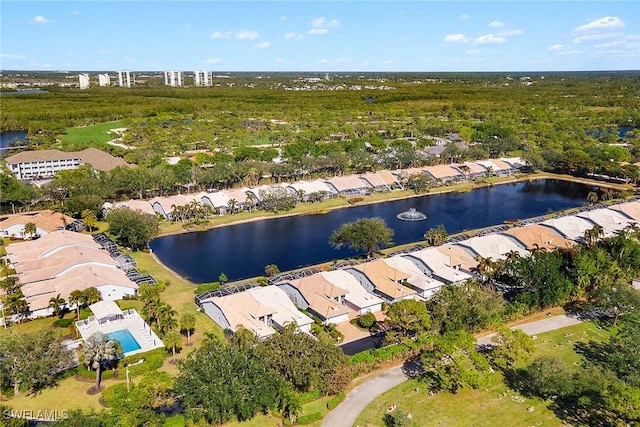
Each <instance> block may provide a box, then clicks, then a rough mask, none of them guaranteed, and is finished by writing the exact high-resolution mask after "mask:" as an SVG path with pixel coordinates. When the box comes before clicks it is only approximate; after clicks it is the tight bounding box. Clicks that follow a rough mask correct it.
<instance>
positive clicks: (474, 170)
mask: <svg viewBox="0 0 640 427" xmlns="http://www.w3.org/2000/svg"><path fill="white" fill-rule="evenodd" d="M451 167H453V168H455V169H456V170H458V171H460V173H461V174H462V175H463V176H464V177H465V178H466V179H475V178H482V177H484V176H486V174H487V169H486V168H485V167H484V166H481V165H479V164H477V163H473V162H464V163H456V164H453V165H451Z"/></svg>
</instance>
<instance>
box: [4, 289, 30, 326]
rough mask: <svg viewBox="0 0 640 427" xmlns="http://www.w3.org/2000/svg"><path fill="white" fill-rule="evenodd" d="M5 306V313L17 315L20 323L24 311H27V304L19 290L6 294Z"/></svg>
mask: <svg viewBox="0 0 640 427" xmlns="http://www.w3.org/2000/svg"><path fill="white" fill-rule="evenodd" d="M6 307H7V313H9V314H17V315H19V316H18V323H20V321H21V320H22V318H23V317H24V313H25V312H27V311H29V304H28V303H27V300H26V299H25V297H24V294H23V293H22V291H21V290H18V291H17V292H14V293H12V294H9V295H7V300H6Z"/></svg>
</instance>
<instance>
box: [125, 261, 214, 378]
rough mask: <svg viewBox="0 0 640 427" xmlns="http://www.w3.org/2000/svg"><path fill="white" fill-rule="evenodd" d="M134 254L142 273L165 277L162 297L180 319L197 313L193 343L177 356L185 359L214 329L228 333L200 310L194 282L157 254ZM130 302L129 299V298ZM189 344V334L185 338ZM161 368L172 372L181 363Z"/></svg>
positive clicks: (175, 371) (166, 364)
mask: <svg viewBox="0 0 640 427" xmlns="http://www.w3.org/2000/svg"><path fill="white" fill-rule="evenodd" d="M130 254H131V256H132V257H133V258H134V259H135V260H136V262H137V263H138V270H139V271H140V272H141V273H148V274H151V275H153V277H155V278H156V279H157V280H161V281H164V282H165V283H166V284H167V286H166V289H165V291H164V292H162V293H161V294H160V299H161V300H162V301H164V302H166V303H167V304H169V305H171V307H173V309H174V310H176V312H177V316H176V318H177V320H178V322H180V318H181V317H182V315H183V314H185V313H193V314H194V315H195V317H196V328H195V332H194V333H193V334H192V335H191V343H192V345H191V346H186V345H185V346H184V347H183V349H182V351H181V352H180V353H179V354H177V355H176V359H178V360H180V359H183V358H185V357H186V356H187V354H189V353H190V352H191V351H192V350H194V349H196V348H198V347H199V346H200V344H201V343H202V340H203V339H204V337H205V335H204V334H205V333H211V334H213V335H215V336H217V337H219V338H223V337H224V332H223V330H222V328H220V327H219V326H218V325H217V324H216V323H215V322H214V321H213V320H212V319H211V318H210V317H209V316H207V315H206V314H205V313H201V312H199V311H198V307H197V306H196V305H195V302H194V300H193V299H194V297H195V294H194V292H193V291H194V289H195V285H194V284H192V283H191V282H189V281H187V280H185V279H183V278H182V277H179V276H177V275H175V274H173V273H172V272H171V271H169V270H167V269H166V268H164V267H163V266H161V265H160V264H158V263H157V262H156V260H155V259H154V258H153V256H152V255H151V254H149V253H146V252H132V253H130ZM126 303H129V302H128V301H127V302H126ZM184 344H186V338H185V340H184ZM161 370H163V371H166V372H168V373H169V374H171V375H176V374H177V373H178V367H177V365H176V364H171V363H165V364H164V365H163V366H162V368H161Z"/></svg>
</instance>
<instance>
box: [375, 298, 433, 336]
mask: <svg viewBox="0 0 640 427" xmlns="http://www.w3.org/2000/svg"><path fill="white" fill-rule="evenodd" d="M386 314H387V319H386V320H385V322H384V323H385V326H387V327H389V330H388V331H387V333H386V336H385V341H386V342H388V343H396V342H408V341H415V340H417V339H419V338H421V337H424V336H425V335H427V334H428V333H429V329H430V328H431V317H430V316H429V312H428V311H427V307H426V305H425V304H424V302H422V301H416V300H413V299H405V300H401V301H397V302H394V303H393V304H391V306H390V307H389V309H388V310H387V313H386Z"/></svg>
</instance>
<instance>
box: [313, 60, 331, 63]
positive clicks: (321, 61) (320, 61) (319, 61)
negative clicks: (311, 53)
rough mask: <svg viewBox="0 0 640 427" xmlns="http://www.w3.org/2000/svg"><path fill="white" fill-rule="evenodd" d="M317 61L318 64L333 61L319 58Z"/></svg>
mask: <svg viewBox="0 0 640 427" xmlns="http://www.w3.org/2000/svg"><path fill="white" fill-rule="evenodd" d="M316 62H317V63H318V64H328V63H329V62H331V61H329V60H328V59H319V60H317V61H316Z"/></svg>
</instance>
